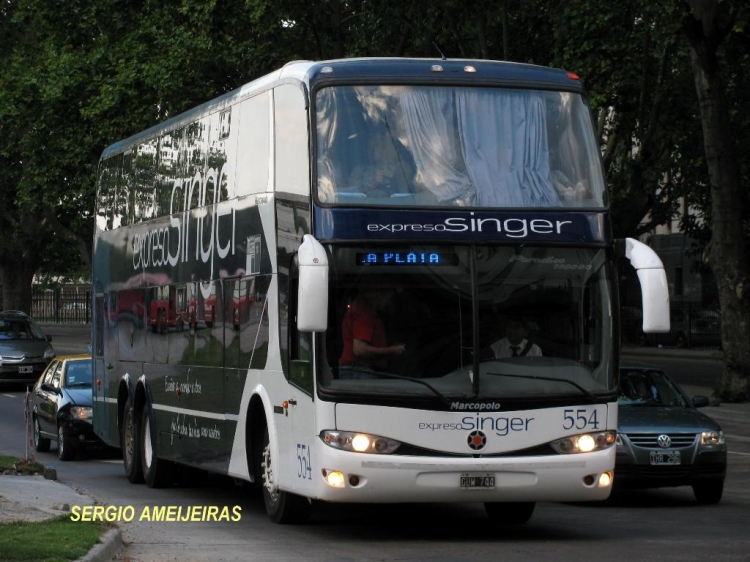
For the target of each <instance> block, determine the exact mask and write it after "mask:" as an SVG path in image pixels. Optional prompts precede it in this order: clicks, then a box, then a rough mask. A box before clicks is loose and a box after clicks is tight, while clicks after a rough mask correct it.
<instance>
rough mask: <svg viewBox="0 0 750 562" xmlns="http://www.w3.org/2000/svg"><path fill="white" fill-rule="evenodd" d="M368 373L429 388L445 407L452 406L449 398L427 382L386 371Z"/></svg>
mask: <svg viewBox="0 0 750 562" xmlns="http://www.w3.org/2000/svg"><path fill="white" fill-rule="evenodd" d="M366 372H368V373H370V372H372V373H374V374H376V375H377V376H379V377H384V378H390V379H399V380H402V381H411V382H415V383H418V384H421V385H424V386H426V387H427V388H429V389H430V390H431V391H432V392H433V393H434V394H435V396H437V397H438V398H440V400H442V402H443V404H444V405H445V406H450V403H451V401H450V400H449V399H448V397H447V396H445V395H444V394H443V393H441V392H440V391H439V390H438V389H437V388H435V387H434V386H432V385H431V384H430V383H428V382H425V381H423V380H420V379H415V378H413V377H403V376H401V375H394V374H393V373H387V372H384V371H377V372H376V371H366Z"/></svg>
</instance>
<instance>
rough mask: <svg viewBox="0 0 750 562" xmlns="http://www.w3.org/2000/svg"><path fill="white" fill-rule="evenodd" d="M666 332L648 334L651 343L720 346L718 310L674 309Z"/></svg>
mask: <svg viewBox="0 0 750 562" xmlns="http://www.w3.org/2000/svg"><path fill="white" fill-rule="evenodd" d="M670 324H671V329H670V331H669V333H666V334H649V335H648V336H647V337H646V340H647V342H648V343H650V344H651V345H669V346H676V347H716V348H719V349H720V348H721V313H720V312H719V311H718V310H706V309H680V308H678V309H675V310H673V311H672V317H671V319H670Z"/></svg>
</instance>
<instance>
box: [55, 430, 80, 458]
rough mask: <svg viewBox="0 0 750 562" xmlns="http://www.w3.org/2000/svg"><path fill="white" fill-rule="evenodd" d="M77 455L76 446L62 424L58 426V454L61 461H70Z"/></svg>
mask: <svg viewBox="0 0 750 562" xmlns="http://www.w3.org/2000/svg"><path fill="white" fill-rule="evenodd" d="M75 455H76V450H75V446H74V445H73V442H72V441H71V439H70V437H68V435H67V434H66V433H65V430H64V429H63V426H62V425H58V426H57V456H58V458H59V459H60V460H61V461H69V460H71V459H73V457H75Z"/></svg>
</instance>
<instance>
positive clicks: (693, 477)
mask: <svg viewBox="0 0 750 562" xmlns="http://www.w3.org/2000/svg"><path fill="white" fill-rule="evenodd" d="M708 404H709V401H708V397H706V396H694V397H693V398H692V400H691V399H689V398H688V396H687V395H686V394H685V393H684V392H683V390H682V389H681V388H680V387H679V386H678V385H677V383H675V382H674V381H673V380H672V379H671V378H670V377H669V375H667V374H666V373H665V372H664V371H663V370H662V369H660V368H658V367H653V366H650V365H640V364H636V363H623V364H622V365H620V396H619V399H618V408H619V414H618V418H619V419H618V427H617V457H616V461H615V479H614V486H615V489H616V490H617V489H622V488H628V487H631V488H661V487H668V486H691V487H692V488H693V493H694V494H695V498H696V500H698V502H699V503H703V504H710V503H717V502H719V501H720V500H721V496H722V493H723V491H724V477H725V476H726V471H727V446H726V443H725V442H724V432H723V431H722V429H721V427H720V426H719V424H718V423H716V422H715V421H714V420H713V419H711V418H710V417H709V416H707V415H706V414H704V413H703V412H700V411H698V408H699V407H703V406H708Z"/></svg>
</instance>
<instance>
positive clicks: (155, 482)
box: [140, 403, 172, 488]
mask: <svg viewBox="0 0 750 562" xmlns="http://www.w3.org/2000/svg"><path fill="white" fill-rule="evenodd" d="M154 434H155V430H154V429H153V428H152V427H151V406H150V405H149V404H148V403H147V404H145V406H144V408H143V414H142V415H141V426H140V436H141V438H140V447H141V454H140V457H141V470H142V472H143V479H144V480H145V482H146V486H148V487H149V488H163V487H164V486H166V485H167V484H169V479H170V475H171V472H172V470H171V469H172V463H170V462H169V461H165V460H163V459H160V458H159V457H158V456H157V450H156V440H155V439H154V438H153V437H154Z"/></svg>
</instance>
